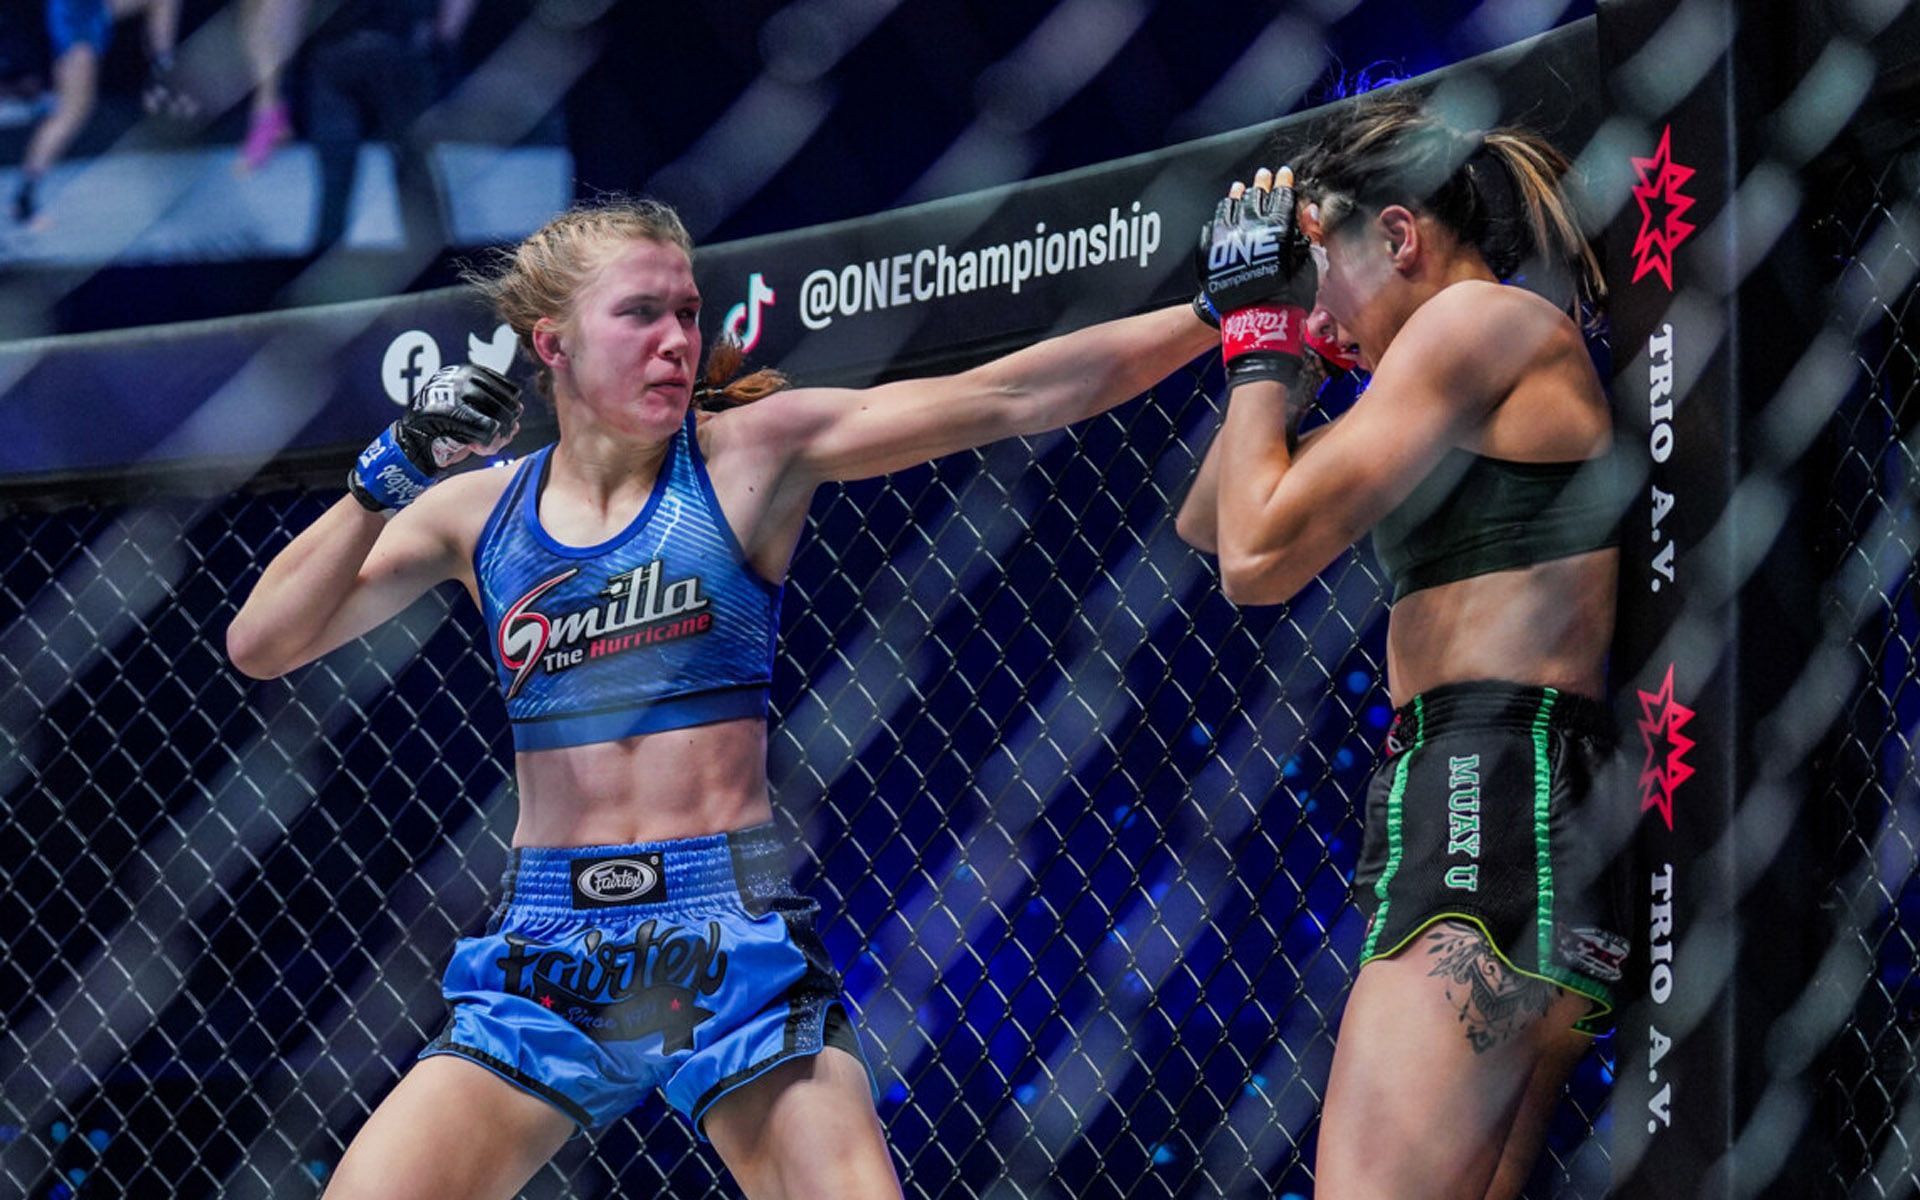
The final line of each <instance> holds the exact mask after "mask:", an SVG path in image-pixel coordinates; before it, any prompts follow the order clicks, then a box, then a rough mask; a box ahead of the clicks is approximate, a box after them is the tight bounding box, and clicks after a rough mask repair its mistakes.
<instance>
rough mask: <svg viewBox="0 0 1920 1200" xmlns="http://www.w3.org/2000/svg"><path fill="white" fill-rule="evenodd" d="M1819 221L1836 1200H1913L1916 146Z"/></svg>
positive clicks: (1829, 1082) (1918, 713) (1891, 155)
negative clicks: (1827, 411) (1835, 978)
mask: <svg viewBox="0 0 1920 1200" xmlns="http://www.w3.org/2000/svg"><path fill="white" fill-rule="evenodd" d="M1829 193H1830V194H1829V195H1827V196H1826V197H1824V198H1823V203H1822V207H1821V210H1820V211H1821V212H1822V213H1823V215H1822V216H1820V217H1819V218H1818V219H1817V220H1816V221H1814V222H1813V232H1814V235H1815V238H1816V244H1817V245H1818V247H1819V248H1820V249H1821V250H1822V251H1823V252H1824V253H1825V254H1827V255H1829V256H1830V257H1831V261H1833V262H1834V263H1835V264H1836V266H1837V276H1838V283H1837V286H1836V289H1835V295H1836V297H1837V298H1838V300H1839V303H1838V304H1837V305H1836V310H1837V312H1838V314H1839V317H1838V320H1839V321H1840V322H1841V323H1842V326H1843V327H1842V330H1841V332H1843V333H1844V334H1845V335H1847V337H1848V339H1849V340H1850V342H1851V353H1852V360H1853V361H1852V362H1851V364H1850V367H1851V370H1852V371H1853V372H1854V373H1855V375H1856V383H1855V386H1854V387H1853V388H1852V389H1851V390H1850V392H1849V393H1848V395H1847V396H1846V399H1845V402H1844V403H1843V404H1842V405H1841V407H1840V409H1839V410H1838V412H1837V413H1836V417H1835V420H1834V423H1833V426H1832V431H1831V441H1832V461H1833V463H1834V474H1833V482H1832V489H1831V491H1830V493H1829V495H1828V496H1827V498H1826V500H1827V508H1826V534H1827V537H1828V539H1829V544H1830V552H1831V561H1832V564H1833V567H1834V583H1833V585H1832V586H1831V588H1830V589H1829V593H1828V609H1829V611H1828V614H1827V615H1828V619H1829V621H1830V623H1831V624H1832V625H1833V627H1835V628H1836V629H1838V630H1841V631H1842V633H1841V636H1840V639H1839V641H1840V642H1841V643H1842V644H1843V645H1844V657H1845V660H1846V664H1845V670H1846V671H1847V673H1848V674H1849V675H1850V676H1851V678H1852V680H1853V687H1852V689H1851V693H1850V694H1851V702H1850V703H1849V704H1848V705H1847V707H1846V709H1845V710H1844V712H1843V716H1842V721H1841V728H1840V731H1839V733H1838V736H1837V738H1836V741H1835V746H1834V749H1833V751H1832V763H1831V769H1830V770H1828V771H1826V772H1825V773H1824V774H1825V787H1824V788H1823V789H1822V794H1821V795H1820V796H1819V797H1818V798H1817V803H1818V804H1819V805H1820V808H1821V811H1823V812H1824V813H1826V814H1827V815H1828V817H1829V820H1830V821H1831V822H1832V831H1831V836H1832V838H1833V847H1834V851H1833V852H1834V855H1835V857H1834V859H1833V862H1834V865H1835V872H1834V878H1835V879H1836V881H1837V887H1836V889H1835V892H1834V896H1833V908H1834V910H1835V912H1836V914H1837V915H1838V921H1839V926H1840V929H1841V931H1842V933H1841V936H1840V937H1839V938H1838V939H1837V942H1836V948H1835V950H1834V952H1833V953H1834V955H1835V956H1836V957H1837V958H1839V959H1840V960H1842V961H1841V962H1838V963H1836V964H1835V965H1836V967H1838V968H1839V969H1838V970H1837V971H1836V972H1835V973H1836V974H1839V975H1840V976H1841V977H1843V978H1851V979H1855V980H1857V981H1858V986H1859V999H1858V1003H1857V1007H1856V1009H1855V1012H1854V1016H1853V1019H1852V1021H1851V1022H1850V1023H1848V1025H1847V1026H1846V1028H1845V1029H1844V1031H1843V1032H1842V1034H1841V1036H1840V1037H1839V1039H1838V1040H1837V1042H1836V1044H1835V1047H1834V1049H1833V1051H1832V1055H1831V1063H1830V1066H1829V1069H1828V1073H1827V1076H1826V1078H1825V1080H1824V1081H1823V1082H1824V1090H1825V1094H1826V1102H1827V1106H1828V1110H1829V1114H1830V1122H1829V1124H1830V1128H1831V1129H1832V1131H1833V1145H1834V1147H1835V1149H1836V1151H1837V1153H1838V1157H1839V1162H1838V1172H1837V1175H1836V1183H1837V1185H1838V1186H1837V1187H1836V1191H1835V1194H1836V1195H1840V1194H1844V1195H1847V1196H1853V1197H1895V1196H1913V1195H1916V1194H1920V1149H1917V1148H1920V1090H1916V1088H1915V1086H1914V1083H1915V1070H1916V1065H1920V1063H1917V1060H1916V1048H1920V942H1917V941H1916V936H1917V932H1916V931H1920V874H1916V865H1920V790H1916V786H1915V783H1916V774H1915V761H1914V744H1915V740H1916V736H1917V735H1920V665H1916V657H1915V646H1916V643H1917V642H1920V609H1916V601H1917V600H1920V596H1917V595H1916V590H1915V572H1914V556H1915V553H1916V550H1920V514H1916V511H1915V504H1916V500H1917V499H1920V304H1916V296H1917V295H1920V289H1916V287H1915V277H1916V274H1917V273H1920V256H1917V251H1916V247H1917V245H1920V241H1917V239H1920V206H1917V205H1916V197H1920V148H1916V146H1915V144H1914V140H1913V138H1912V135H1911V134H1909V135H1908V138H1907V142H1906V144H1905V145H1903V146H1897V147H1895V148H1893V149H1891V150H1883V151H1880V152H1868V151H1865V150H1856V151H1855V152H1854V153H1852V154H1851V155H1850V156H1849V158H1848V159H1847V160H1846V161H1845V162H1843V163H1842V164H1841V165H1840V166H1839V167H1838V169H1837V170H1836V172H1835V176H1834V179H1833V181H1832V182H1831V183H1830V185H1829Z"/></svg>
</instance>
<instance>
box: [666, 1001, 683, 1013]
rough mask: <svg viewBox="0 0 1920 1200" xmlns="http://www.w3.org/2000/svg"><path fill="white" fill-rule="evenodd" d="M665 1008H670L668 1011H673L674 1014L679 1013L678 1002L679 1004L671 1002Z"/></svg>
mask: <svg viewBox="0 0 1920 1200" xmlns="http://www.w3.org/2000/svg"><path fill="white" fill-rule="evenodd" d="M667 1007H668V1008H670V1009H672V1010H673V1011H674V1012H679V1011H680V1002H679V1001H678V1000H675V1001H673V1002H672V1003H670V1004H668V1005H667Z"/></svg>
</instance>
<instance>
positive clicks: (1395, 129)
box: [1293, 97, 1607, 323]
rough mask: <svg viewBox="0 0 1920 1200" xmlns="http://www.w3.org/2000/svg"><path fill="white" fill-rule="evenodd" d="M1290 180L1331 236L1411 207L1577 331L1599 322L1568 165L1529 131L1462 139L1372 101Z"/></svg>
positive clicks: (1425, 114) (1330, 131) (1328, 136)
mask: <svg viewBox="0 0 1920 1200" xmlns="http://www.w3.org/2000/svg"><path fill="white" fill-rule="evenodd" d="M1293 168H1294V174H1295V176H1296V178H1297V179H1298V183H1297V184H1296V185H1295V186H1296V191H1297V194H1298V195H1299V197H1300V198H1301V199H1302V200H1305V201H1309V202H1312V203H1316V204H1318V205H1319V206H1320V216H1321V221H1322V224H1323V225H1324V226H1325V227H1327V228H1329V229H1331V228H1334V227H1337V226H1338V225H1339V224H1340V223H1341V222H1342V221H1344V220H1345V219H1347V218H1348V217H1349V216H1351V215H1352V214H1353V213H1355V212H1356V211H1359V210H1362V209H1365V210H1370V211H1373V212H1378V211H1379V210H1380V209H1383V208H1385V207H1387V206H1388V205H1391V204H1399V205H1403V206H1405V207H1407V208H1409V209H1412V210H1414V211H1416V212H1422V213H1426V214H1429V215H1431V216H1432V217H1433V218H1434V219H1436V220H1437V221H1439V222H1440V223H1441V224H1442V225H1445V226H1446V227H1447V228H1448V229H1449V230H1451V231H1452V232H1453V234H1454V235H1455V236H1456V237H1458V238H1459V239H1460V241H1461V243H1462V244H1463V245H1469V246H1472V247H1473V248H1474V249H1476V250H1478V251H1479V252H1480V254H1481V256H1482V257H1483V258H1485V259H1486V262H1487V267H1488V269H1489V270H1491V271H1492V272H1493V273H1494V275H1495V276H1496V277H1498V278H1500V279H1502V280H1508V279H1513V278H1516V277H1522V276H1524V277H1525V279H1526V281H1527V282H1528V284H1529V285H1531V286H1532V287H1534V288H1535V289H1536V290H1538V291H1540V292H1541V293H1542V294H1544V295H1548V296H1551V297H1554V298H1555V299H1556V300H1558V301H1559V302H1561V303H1564V304H1566V305H1567V307H1568V310H1569V311H1570V312H1571V313H1572V314H1573V315H1574V317H1575V319H1576V320H1582V319H1583V318H1584V319H1585V320H1586V321H1587V322H1588V323H1591V322H1592V321H1594V320H1597V319H1598V316H1599V309H1600V306H1601V305H1602V304H1603V303H1604V302H1605V300H1606V294H1607V289H1606V282H1605V279H1604V278H1603V277H1602V275H1601V272H1600V261H1599V259H1598V258H1597V257H1596V256H1595V255H1594V252H1593V247H1592V246H1590V245H1589V244H1588V243H1587V239H1586V236H1585V235H1584V234H1583V233H1581V231H1580V223H1579V220H1578V218H1577V217H1576V215H1575V211H1574V206H1573V203H1572V201H1571V200H1570V199H1569V198H1568V196H1567V192H1566V185H1567V176H1568V173H1569V171H1570V170H1571V168H1572V164H1571V163H1570V162H1568V160H1567V158H1566V156H1565V155H1563V154H1561V153H1560V151H1558V150H1556V149H1555V148H1554V147H1553V145H1552V144H1551V143H1550V142H1548V141H1547V140H1546V139H1545V138H1543V137H1541V136H1540V135H1539V134H1537V133H1534V132H1532V131H1531V130H1526V129H1518V128H1502V129H1495V130H1491V131H1488V132H1486V133H1484V134H1483V133H1468V132H1461V131H1459V130H1455V129H1452V128H1450V127H1448V126H1447V125H1446V124H1445V123H1444V122H1443V121H1441V120H1440V119H1439V118H1438V117H1436V116H1434V115H1433V114H1432V113H1431V112H1429V111H1428V110H1427V109H1426V108H1424V107H1422V106H1421V105H1420V104H1419V103H1418V102H1417V101H1414V100H1410V99H1406V98H1402V97H1368V98H1366V99H1363V100H1361V101H1358V102H1357V103H1355V104H1354V105H1353V106H1352V107H1351V108H1349V109H1347V110H1346V111H1344V112H1343V113H1341V114H1340V115H1339V116H1337V117H1335V118H1334V119H1333V120H1332V121H1330V122H1329V123H1328V124H1326V125H1324V126H1322V127H1320V128H1319V129H1317V130H1316V131H1315V140H1314V143H1313V144H1312V145H1311V146H1310V147H1309V148H1308V149H1307V150H1306V151H1305V152H1304V153H1301V154H1299V155H1297V156H1296V157H1295V159H1294V162H1293Z"/></svg>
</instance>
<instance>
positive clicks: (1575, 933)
mask: <svg viewBox="0 0 1920 1200" xmlns="http://www.w3.org/2000/svg"><path fill="white" fill-rule="evenodd" d="M1558 948H1559V951H1560V957H1561V958H1562V959H1564V960H1565V961H1566V962H1567V963H1569V964H1570V965H1572V966H1574V967H1577V968H1579V969H1580V970H1582V971H1585V972H1586V973H1587V974H1589V975H1591V976H1593V977H1594V978H1595V979H1598V980H1601V981H1602V982H1604V983H1619V982H1620V978H1621V976H1622V975H1623V974H1624V973H1625V972H1624V968H1625V967H1626V965H1627V951H1628V950H1630V949H1632V947H1630V946H1629V945H1628V944H1627V939H1625V938H1623V937H1621V936H1620V935H1619V934H1617V933H1608V932H1607V931H1606V930H1604V929H1596V928H1594V927H1593V926H1591V925H1583V926H1581V927H1580V928H1578V929H1563V930H1561V931H1560V939H1559V946H1558Z"/></svg>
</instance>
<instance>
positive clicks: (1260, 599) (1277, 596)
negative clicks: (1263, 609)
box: [1220, 550, 1306, 607]
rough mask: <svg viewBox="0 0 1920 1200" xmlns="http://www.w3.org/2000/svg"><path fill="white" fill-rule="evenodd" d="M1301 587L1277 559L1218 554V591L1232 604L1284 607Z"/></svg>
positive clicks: (1300, 583) (1224, 551)
mask: <svg viewBox="0 0 1920 1200" xmlns="http://www.w3.org/2000/svg"><path fill="white" fill-rule="evenodd" d="M1304 586H1306V581H1305V580H1304V579H1296V578H1294V573H1293V572H1291V571H1288V570H1287V569H1286V564H1285V562H1284V560H1282V559H1279V558H1277V557H1276V556H1273V555H1265V554H1246V553H1232V552H1228V551H1226V550H1222V551H1221V552H1220V591H1221V592H1222V593H1223V594H1224V595H1225V596H1226V598H1227V599H1228V600H1229V601H1231V602H1232V603H1234V604H1237V605H1241V606H1243V607H1246V606H1254V605H1263V604H1285V603H1286V602H1287V601H1289V600H1291V599H1293V597H1294V596H1295V595H1296V594H1298V592H1299V591H1300V589H1301V588H1302V587H1304Z"/></svg>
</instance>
